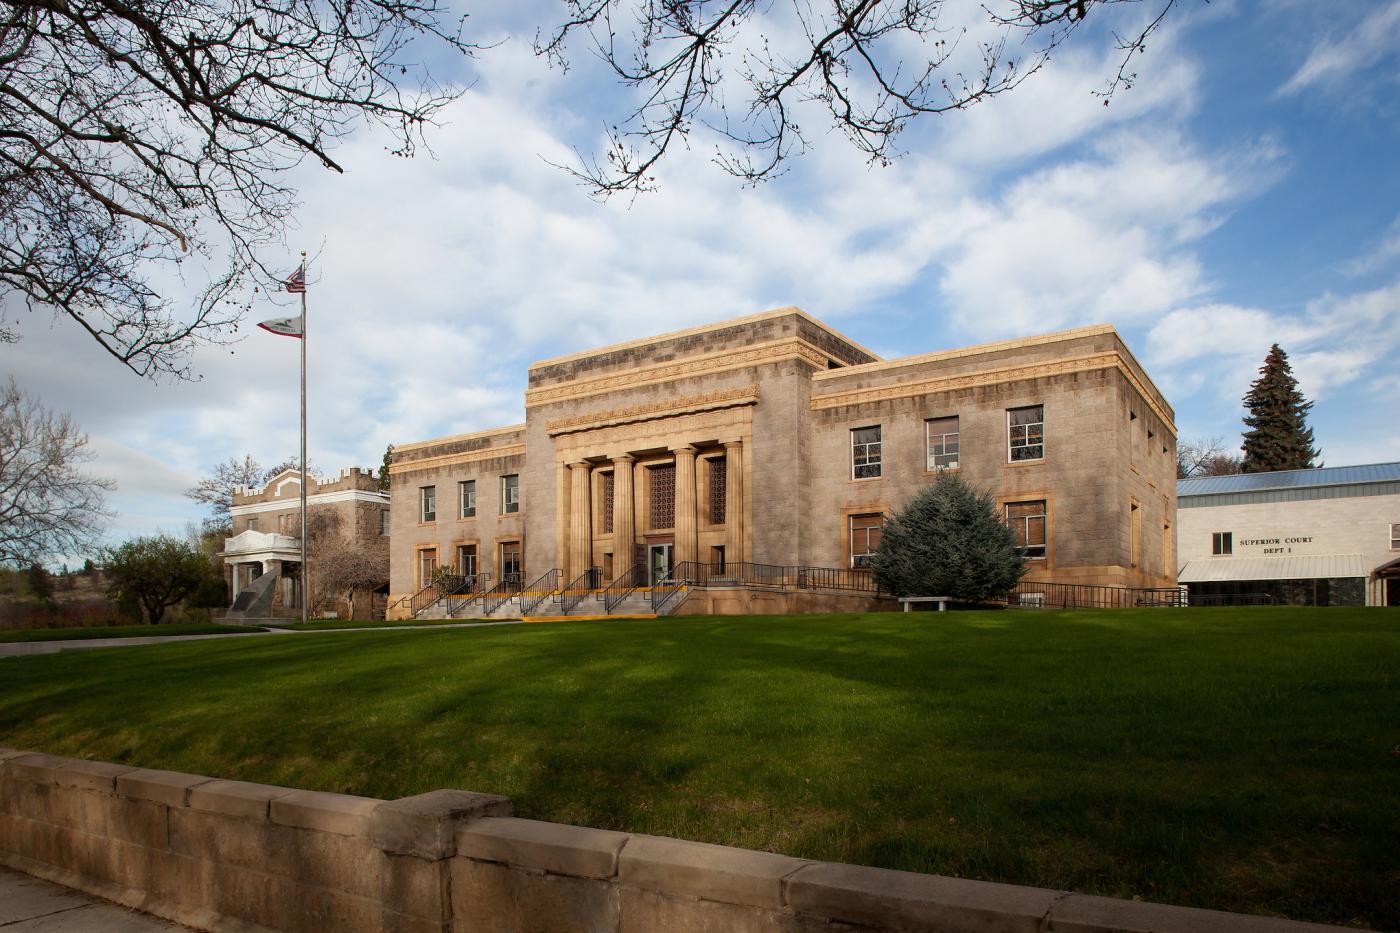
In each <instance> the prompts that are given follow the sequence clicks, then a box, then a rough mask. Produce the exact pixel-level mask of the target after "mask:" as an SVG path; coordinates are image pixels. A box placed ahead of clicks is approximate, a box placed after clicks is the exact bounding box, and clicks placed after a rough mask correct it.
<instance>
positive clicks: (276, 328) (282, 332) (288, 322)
mask: <svg viewBox="0 0 1400 933" xmlns="http://www.w3.org/2000/svg"><path fill="white" fill-rule="evenodd" d="M258 326H259V327H261V328H262V329H263V330H265V331H270V332H271V333H274V334H277V335H278V336H279V337H300V336H301V318H300V317H275V318H273V319H272V320H270V321H263V322H262V323H260V324H259V325H258Z"/></svg>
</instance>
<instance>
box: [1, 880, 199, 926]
mask: <svg viewBox="0 0 1400 933" xmlns="http://www.w3.org/2000/svg"><path fill="white" fill-rule="evenodd" d="M189 929H190V928H189V927H182V926H177V925H176V924H173V923H167V922H166V921H164V920H157V919H156V918H155V917H152V916H150V915H148V914H143V913H138V912H137V911H134V910H128V909H126V908H125V907H120V906H118V905H116V904H113V903H111V902H110V901H104V900H100V899H98V898H95V897H93V896H92V895H90V894H83V893H82V892H81V891H74V890H72V889H71V888H65V887H62V886H60V885H56V884H53V883H51V882H48V881H41V880H39V879H38V878H35V877H32V876H30V875H24V874H21V873H19V872H17V871H11V870H10V869H8V868H0V930H3V931H4V933H188V931H189Z"/></svg>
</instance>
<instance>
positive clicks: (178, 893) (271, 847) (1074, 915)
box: [0, 749, 1340, 933]
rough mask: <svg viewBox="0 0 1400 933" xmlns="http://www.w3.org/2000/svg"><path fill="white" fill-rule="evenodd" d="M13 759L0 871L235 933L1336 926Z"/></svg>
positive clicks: (1290, 929) (464, 800)
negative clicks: (10, 870)
mask: <svg viewBox="0 0 1400 933" xmlns="http://www.w3.org/2000/svg"><path fill="white" fill-rule="evenodd" d="M511 812H512V811H511V802H510V801H509V800H508V799H506V798H504V797H498V796H494V795H490V794H475V793H469V792H466V791H455V790H440V791H434V792H432V793H429V794H423V795H420V796H417V797H408V798H405V799H402V800H393V801H382V800H374V799H370V798H365V797H350V796H345V795H341V794H325V793H318V792H313V791H303V790H295V789H292V788H286V787H270V786H267V785H262V784H247V783H243V782H241V781H225V780H216V779H212V778H207V777H201V776H198V775H190V774H178V773H175V772H170V771H150V770H144V769H138V768H130V767H125V766H121V765H114V764H107V763H103V762H92V761H82V760H78V759H72V758H58V757H55V756H51V755H42V754H34V753H30V752H20V751H11V750H6V749H0V863H3V864H5V865H8V866H10V867H12V868H17V869H19V870H21V871H25V872H29V873H30V874H33V875H37V876H39V877H42V878H47V879H50V880H53V881H57V882H59V883H62V884H65V885H68V886H70V887H74V888H78V889H80V890H84V891H89V892H92V893H94V894H98V895H100V896H102V897H106V898H109V899H111V900H114V901H117V902H119V903H122V904H126V905H128V906H131V907H137V908H140V909H142V910H145V911H148V912H150V913H153V914H156V915H157V916H161V917H166V918H168V919H171V920H175V921H178V922H181V923H185V924H188V925H190V926H194V927H198V928H201V929H206V930H213V931H218V933H223V931H230V933H269V931H281V933H322V931H335V933H362V931H363V933H369V931H375V933H379V931H384V933H419V931H434V933H527V931H528V933H545V931H560V933H575V931H599V933H602V931H609V933H660V931H675V933H686V931H714V933H721V931H725V933H728V931H737V933H818V931H820V933H841V931H846V933H855V931H890V933H894V931H948V933H954V931H956V933H973V931H979V933H983V931H985V933H1021V931H1025V933H1045V931H1063V933H1109V931H1132V933H1188V931H1189V933H1198V931H1215V933H1304V931H1307V930H1312V931H1322V930H1336V929H1340V928H1335V927H1324V926H1319V925H1315V924H1304V923H1294V922H1290V921H1283V920H1273V919H1269V918H1264V917H1250V916H1243V915H1238V914H1226V913H1218V912H1214V911H1203V910H1193V909H1188V908H1180V907H1168V906H1163V905H1157V904H1147V903H1141V902H1134V901H1123V900H1115V899H1112V898H1103V897H1090V896H1086V895H1079V894H1069V893H1066V892H1062V891H1049V890H1042V889H1038V888H1025V887H1017V886H1013V885H1003V884H989V883H985V882H979V881H967V880H962V879H955V878H943V877H938V876H935V875H919V874H912V873H908V872H897V871H886V870H883V869H876V868H863V867H859V866H854V865H838V864H830V863H823V862H812V861H806V860H803V859H796V858H789V857H787V856H783V855H774V854H771V853H766V852H751V851H747V850H744V849H732V848H727V847H724V846H714V845H705V844H702V843H695V842H685V841H682V840H678V839H666V838H661V837H657V836H643V835H638V834H629V833H619V832H610V831H606V830H599V829H585V828H582V827H577V826H565V825H561V824H557V823H544V822H538V821H535V820H524V819H515V818H512V816H511Z"/></svg>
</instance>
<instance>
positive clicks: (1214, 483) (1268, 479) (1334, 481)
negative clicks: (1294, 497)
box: [1176, 463, 1400, 496]
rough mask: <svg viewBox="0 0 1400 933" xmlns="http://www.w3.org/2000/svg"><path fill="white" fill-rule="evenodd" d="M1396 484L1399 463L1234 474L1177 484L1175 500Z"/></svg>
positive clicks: (1187, 480) (1399, 469)
mask: <svg viewBox="0 0 1400 933" xmlns="http://www.w3.org/2000/svg"><path fill="white" fill-rule="evenodd" d="M1394 482H1400V463H1366V464H1362V465H1360V466H1341V467H1318V468H1317V469H1315V470H1278V471H1276V472H1273V473H1237V474H1235V475H1234V476H1200V477H1197V478H1195V479H1183V480H1178V481H1177V484H1176V494H1177V495H1178V496H1218V495H1224V494H1226V493H1232V492H1262V491H1264V490H1266V489H1299V488H1303V487H1308V486H1349V485H1351V484H1353V483H1394Z"/></svg>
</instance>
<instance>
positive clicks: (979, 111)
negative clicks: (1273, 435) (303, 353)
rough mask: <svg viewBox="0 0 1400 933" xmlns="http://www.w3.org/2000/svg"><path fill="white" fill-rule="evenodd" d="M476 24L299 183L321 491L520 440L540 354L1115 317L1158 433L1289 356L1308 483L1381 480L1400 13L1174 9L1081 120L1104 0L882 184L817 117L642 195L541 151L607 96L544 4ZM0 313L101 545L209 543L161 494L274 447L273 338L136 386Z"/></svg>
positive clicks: (679, 171)
mask: <svg viewBox="0 0 1400 933" xmlns="http://www.w3.org/2000/svg"><path fill="white" fill-rule="evenodd" d="M499 7H500V9H499V10H498V11H496V14H495V16H493V15H491V12H490V11H489V10H487V12H484V13H474V15H473V18H472V19H471V20H470V21H469V29H470V30H475V34H476V35H479V36H481V37H483V38H484V39H498V38H505V37H510V38H508V39H507V41H505V42H504V43H503V44H501V45H500V46H498V47H497V48H495V49H493V50H492V51H490V52H487V53H485V54H483V55H482V56H481V57H480V58H479V59H478V60H476V61H475V62H473V63H471V64H470V65H468V66H467V67H465V68H459V74H458V76H459V77H463V78H468V77H469V78H473V79H475V81H476V83H475V84H474V86H473V87H472V89H471V90H470V91H468V92H467V93H466V94H465V95H464V97H463V98H462V99H461V100H460V101H459V102H458V103H456V104H454V105H453V106H452V107H451V109H450V110H449V112H448V113H447V114H445V125H444V126H442V127H441V128H439V129H438V130H437V131H436V132H434V133H433V134H432V136H431V142H432V145H433V149H434V154H433V155H432V156H424V157H420V158H418V159H415V160H412V161H405V160H403V159H399V158H395V157H392V156H390V155H388V154H387V153H386V152H385V151H384V143H383V140H382V139H379V138H377V137H375V136H374V135H373V134H369V133H365V134H360V135H357V136H355V137H353V138H351V139H350V140H348V141H347V142H346V143H345V144H343V145H342V146H341V148H340V149H339V150H338V152H337V155H338V157H339V158H340V160H341V162H342V164H344V165H345V166H346V168H347V172H346V174H345V175H344V176H337V175H333V174H331V173H327V172H324V171H320V170H318V169H316V168H315V167H313V166H309V165H308V166H304V167H303V168H302V169H300V170H299V178H300V184H301V187H302V194H303V204H304V206H303V209H302V211H301V212H300V215H299V216H300V228H299V229H298V230H296V231H293V232H292V234H291V235H290V237H289V255H288V262H287V264H288V266H289V267H290V266H292V265H294V263H295V259H294V253H295V250H297V249H302V248H305V249H309V250H311V251H312V252H314V253H317V254H318V258H317V264H316V267H315V269H314V272H313V279H314V280H315V284H314V286H313V290H312V292H311V295H310V302H311V325H310V326H311V329H312V335H311V342H310V344H309V350H310V355H311V378H312V392H313V395H312V407H311V452H312V460H313V462H314V464H315V465H317V466H318V467H320V468H330V469H333V468H335V467H340V466H349V465H353V464H359V465H375V464H377V463H378V462H379V459H380V457H381V455H382V453H383V450H384V446H385V445H386V444H388V443H402V442H408V441H414V440H421V439H424V438H428V437H433V436H437V435H441V434H448V433H455V432H460V431H468V430H473V429H477V428H484V427H490V426H493V425H498V424H507V423H511V422H515V421H518V420H521V419H522V418H523V409H522V401H521V393H522V391H523V389H524V385H525V371H526V367H527V366H528V365H529V363H530V362H531V361H533V360H536V359H541V358H544V357H548V356H552V355H555V354H559V353H567V352H572V351H575V350H579V349H584V348H587V347H591V346H596V345H598V344H602V343H606V342H611V341H616V340H626V339H631V338H634V337H640V336H645V335H647V334H651V333H659V332H662V331H666V330H671V329H675V328H679V327H685V326H689V325H692V324H697V323H702V322H706V321H712V320H719V319H723V318H727V317H733V316H737V315H742V314H748V313H753V312H756V311H762V310H766V309H768V308H772V307H778V306H782V305H788V304H795V305H799V306H800V307H802V308H804V309H805V310H807V311H808V312H810V313H812V314H814V315H815V316H817V317H819V318H822V319H823V320H826V321H827V322H829V323H830V324H831V325H833V326H834V327H836V328H837V329H839V330H841V331H843V332H845V333H847V334H848V335H849V336H851V337H852V338H854V339H856V340H858V341H860V342H861V343H863V344H865V345H867V346H869V347H871V348H872V349H874V350H876V351H877V352H880V353H882V354H884V355H886V356H898V355H903V354H909V353H919V352H925V351H930V350H936V349H941V348H948V347H956V346H962V345H966V344H969V343H975V342H979V341H984V340H992V339H999V338H1002V337H1008V336H1022V335H1027V334H1033V333H1043V332H1046V331H1050V330H1057V329H1061V328H1066V327H1074V326H1079V325H1083V324H1090V323H1098V322H1108V323H1112V324H1115V325H1116V326H1118V327H1119V329H1120V330H1121V331H1122V332H1123V334H1124V335H1125V337H1126V338H1127V340H1128V342H1129V344H1130V346H1132V347H1133V349H1134V351H1135V352H1136V353H1137V355H1138V356H1139V358H1140V359H1141V360H1142V361H1143V363H1144V364H1145V365H1146V366H1147V368H1148V371H1149V372H1150V373H1151V374H1152V376H1153V378H1154V379H1155V380H1156V381H1157V383H1158V385H1159V386H1160V387H1161V388H1162V389H1163V391H1165V392H1166V394H1167V396H1168V398H1169V399H1170V400H1171V402H1172V403H1173V405H1174V406H1175V408H1176V411H1177V422H1178V428H1179V430H1180V433H1181V436H1182V437H1187V438H1194V437H1203V436H1222V437H1225V438H1226V439H1227V440H1228V441H1230V442H1231V443H1234V442H1235V439H1236V438H1237V437H1238V435H1239V432H1240V421H1239V419H1240V414H1241V410H1240V397H1241V396H1242V395H1243V393H1244V391H1245V390H1246V388H1247V387H1248V384H1249V381H1250V379H1251V378H1252V377H1253V375H1254V370H1255V369H1256V368H1257V367H1258V365H1259V363H1260V361H1261V360H1262V359H1263V356H1264V354H1265V353H1266V352H1267V350H1268V347H1269V344H1270V343H1271V342H1273V341H1278V342H1279V343H1281V344H1282V345H1283V347H1284V349H1285V350H1287V351H1288V352H1289V354H1290V355H1291V357H1292V358H1293V361H1294V365H1295V371H1296V372H1297V374H1298V376H1299V378H1300V380H1301V382H1302V387H1303V390H1304V392H1305V393H1306V394H1307V395H1308V396H1309V397H1310V398H1312V399H1314V400H1315V402H1316V407H1315V409H1314V411H1313V417H1312V424H1313V427H1314V428H1315V430H1316V433H1317V438H1318V442H1319V444H1320V446H1321V447H1322V448H1323V452H1324V456H1325V459H1326V462H1327V463H1328V464H1331V465H1342V464H1350V463H1364V462H1375V461H1381V460H1397V459H1400V418H1397V417H1396V415H1395V409H1396V400H1397V398H1400V370H1397V367H1396V365H1395V362H1394V360H1395V358H1396V351H1397V349H1400V171H1397V169H1400V93H1397V92H1400V54H1397V52H1396V48H1397V46H1396V44H1395V43H1394V42H1393V41H1391V39H1392V37H1393V36H1394V35H1395V34H1396V30H1397V29H1398V28H1400V0H1363V2H1345V3H1344V2H1334V3H1315V2H1303V0H1258V2H1228V0H1223V2H1222V0H1217V2H1214V3H1211V4H1209V5H1207V4H1204V3H1201V2H1198V0H1187V2H1185V3H1184V4H1183V6H1182V8H1181V11H1180V15H1177V16H1175V18H1174V19H1172V20H1171V21H1170V23H1169V26H1168V28H1167V29H1166V30H1165V31H1164V32H1163V33H1161V34H1160V35H1159V36H1157V37H1156V38H1155V39H1154V41H1153V42H1152V43H1151V45H1150V46H1149V49H1148V52H1147V55H1146V57H1145V58H1144V59H1142V60H1141V61H1140V62H1139V63H1138V65H1137V68H1136V70H1137V71H1138V73H1139V81H1138V83H1137V85H1136V86H1135V87H1134V88H1133V89H1131V90H1129V91H1126V92H1119V94H1118V95H1117V96H1116V97H1115V99H1114V101H1113V103H1112V105H1111V106H1109V107H1107V108H1105V107H1103V106H1102V104H1101V103H1100V102H1099V101H1098V99H1097V98H1095V97H1094V96H1093V91H1095V90H1097V89H1099V88H1101V87H1102V86H1103V84H1104V82H1105V81H1106V80H1107V79H1108V78H1109V77H1110V76H1111V75H1112V73H1113V72H1114V71H1115V70H1116V67H1117V57H1116V55H1117V53H1116V52H1115V51H1114V49H1113V45H1112V41H1111V37H1110V34H1111V31H1112V29H1113V28H1115V27H1116V28H1118V29H1119V30H1120V31H1122V30H1125V29H1127V28H1130V27H1131V25H1132V22H1133V18H1134V17H1137V16H1141V15H1143V13H1144V10H1141V9H1137V8H1136V7H1135V5H1128V7H1127V8H1126V9H1124V10H1116V11H1112V13H1111V15H1110V16H1105V17H1103V18H1102V20H1101V21H1100V22H1097V23H1091V24H1090V25H1091V26H1093V27H1094V28H1090V29H1087V30H1085V31H1083V32H1081V33H1080V34H1078V35H1076V36H1075V37H1074V38H1073V39H1072V40H1071V42H1070V43H1069V45H1067V46H1066V47H1064V48H1063V49H1061V50H1060V52H1059V53H1058V54H1057V55H1056V57H1055V59H1054V61H1053V62H1052V63H1051V65H1050V66H1049V67H1047V68H1046V69H1045V70H1043V71H1042V72H1041V73H1039V74H1037V75H1035V76H1034V77H1032V78H1031V79H1029V80H1028V81H1027V82H1026V83H1025V84H1023V85H1022V86H1021V87H1020V88H1019V89H1017V90H1016V91H1014V92H1012V93H1011V94H1009V95H1006V96H1004V97H1001V98H998V99H996V100H993V101H992V102H990V103H988V104H984V105H982V106H980V107H977V108H975V109H973V110H971V111H968V112H963V113H953V114H950V115H947V116H941V117H931V118H927V119H924V120H922V121H921V122H919V123H917V124H916V125H915V126H914V127H912V128H911V129H910V130H908V131H907V132H906V133H905V135H904V138H903V141H902V148H903V150H904V153H905V154H904V155H903V157H902V158H900V159H899V160H897V161H896V162H895V164H894V165H892V166H890V167H888V168H882V167H870V166H868V165H866V164H865V163H864V161H863V160H862V159H861V158H860V156H859V154H858V153H856V152H855V151H854V150H852V149H851V148H850V147H849V146H848V145H847V144H846V143H845V141H844V140H843V139H841V138H840V137H839V135H836V134H833V133H829V132H827V130H826V126H825V125H824V124H822V123H821V122H820V119H819V115H814V121H813V122H811V123H809V124H808V126H807V128H808V132H809V138H810V139H811V141H812V146H811V148H810V150H809V151H808V152H807V154H806V155H805V156H803V157H802V158H801V159H799V160H798V161H797V162H795V163H794V164H793V166H792V170H791V171H790V172H789V173H787V174H786V175H784V176H782V177H781V178H779V179H777V180H775V181H772V182H769V183H767V184H764V185H761V186H759V187H757V188H744V187H742V186H740V185H739V184H738V183H737V182H736V181H735V180H734V179H732V178H731V177H729V176H727V175H725V174H724V173H722V172H721V171H720V170H719V169H717V168H715V167H714V166H713V165H711V164H710V163H709V161H708V158H707V149H706V146H705V145H704V141H703V140H700V141H697V145H695V146H694V147H693V148H692V150H691V151H689V152H678V153H675V154H674V155H673V156H672V157H671V158H670V159H669V160H668V161H667V162H666V163H665V165H664V166H663V168H662V170H661V172H660V184H661V190H660V191H659V192H658V193H655V194H650V195H645V196H643V197H641V198H639V199H637V200H636V201H634V202H631V203H630V204H629V203H628V202H626V201H624V200H614V201H612V202H608V203H601V204H600V203H598V202H596V201H593V200H591V199H590V198H589V197H588V196H587V194H586V192H585V191H584V190H583V189H581V188H579V187H578V186H577V185H576V183H574V182H573V181H572V180H571V179H570V178H568V177H567V176H566V175H565V174H564V173H562V172H561V171H559V170H558V169H556V168H554V167H551V166H550V165H549V164H548V162H547V160H548V161H555V162H559V161H567V160H568V159H569V158H570V157H571V153H572V150H573V149H574V148H582V149H585V150H588V149H595V148H596V147H597V146H598V144H599V141H600V139H601V132H602V129H603V127H604V126H606V125H607V124H608V123H609V122H616V121H617V120H618V119H619V118H620V117H621V116H622V115H624V114H625V112H626V109H627V103H628V97H627V96H626V94H625V93H624V92H622V91H620V90H618V89H617V88H616V87H615V86H614V85H613V84H612V83H611V82H610V81H609V80H608V79H607V76H606V75H605V74H603V73H602V71H601V69H600V68H598V67H597V66H596V64H594V63H591V62H589V61H588V60H587V58H586V57H584V58H580V59H579V67H577V68H575V69H574V70H572V71H570V72H569V73H568V74H567V75H565V74H562V73H560V72H559V71H557V70H556V71H552V70H550V69H549V68H548V67H547V66H546V65H545V64H544V63H543V62H542V61H540V60H538V59H536V58H535V57H534V56H533V55H532V54H531V53H530V49H529V44H530V39H531V38H532V37H533V35H534V25H535V23H537V22H546V21H547V17H548V15H549V14H550V13H552V12H554V11H555V9H556V7H555V6H554V4H552V3H549V2H537V3H522V4H502V5H499ZM1114 17H1116V19H1115V18H1114ZM453 67H458V66H455V65H454V66H453ZM284 313H288V311H287V306H286V305H283V306H282V307H278V306H276V305H273V304H270V303H269V304H266V305H263V306H258V307H255V308H254V311H253V314H252V321H253V322H255V321H256V320H260V319H263V318H266V317H274V316H280V315H282V314H284ZM21 323H22V333H23V334H24V339H23V341H22V342H21V343H20V344H18V345H15V346H11V347H6V348H5V349H4V351H3V352H4V353H5V356H6V363H7V369H9V370H10V371H11V372H13V373H14V374H15V376H16V378H17V379H18V380H19V382H20V384H21V385H22V386H23V387H25V388H26V389H28V390H30V391H33V392H36V393H37V394H39V395H40V396H41V397H43V398H44V399H45V400H46V401H48V402H49V403H50V404H52V405H54V406H57V407H60V408H65V409H67V410H69V411H71V412H72V413H73V415H74V416H75V418H76V419H77V420H78V422H79V423H80V424H81V425H82V426H83V427H84V428H85V429H86V430H87V431H88V432H89V433H90V434H91V436H92V440H93V446H94V449H95V450H96V451H97V452H98V454H99V459H98V461H97V463H96V465H95V468H96V469H97V470H98V471H100V472H103V473H106V474H107V475H110V476H112V477H114V478H115V479H116V480H117V482H118V484H119V489H118V492H117V493H116V494H115V495H114V496H113V497H112V505H113V507H114V508H115V509H116V510H117V511H118V513H119V514H118V517H117V519H116V521H115V522H114V524H113V530H112V534H113V536H114V537H122V536H125V535H128V534H133V533H144V532H149V531H152V530H155V529H157V528H165V529H168V530H173V529H178V528H179V527H181V526H182V525H183V524H184V523H185V522H186V521H189V520H192V519H197V518H199V517H200V515H201V512H200V509H199V508H198V507H197V506H196V505H194V504H193V503H190V502H188V501H187V500H184V499H183V498H182V497H181V496H180V492H181V491H182V490H183V489H185V488H187V487H188V486H189V485H192V484H193V482H194V481H195V479H196V478H197V477H198V476H199V475H200V473H201V471H203V470H206V469H207V468H208V467H209V466H210V465H212V464H213V463H215V462H217V461H220V460H223V459H225V458H226V457H229V456H233V455H240V454H242V453H244V452H251V453H253V454H254V455H255V456H256V457H258V458H259V459H261V460H262V461H263V462H265V463H272V462H276V461H278V460H280V459H281V458H282V457H284V456H286V455H287V454H289V453H291V452H293V451H294V450H295V448H296V443H297V418H296V416H297V398H296V378H297V362H296V352H297V346H296V341H293V340H288V339H285V338H276V337H272V336H270V335H265V334H263V333H261V332H253V333H251V334H250V335H248V336H246V337H245V339H243V340H242V341H241V342H239V343H237V344H235V345H233V346H232V347H225V348H209V349H207V350H203V351H201V352H200V353H199V354H198V356H197V359H196V363H197V369H198V370H199V371H200V372H201V373H202V374H203V379H202V380H201V381H200V382H198V383H193V384H189V383H164V384H150V383H144V382H141V381H139V380H137V379H136V378H135V377H134V376H131V375H130V374H129V373H127V372H126V371H124V370H121V369H119V368H118V367H117V366H116V365H115V364H114V363H112V362H111V361H109V360H108V359H106V358H105V357H103V356H102V355H100V354H99V352H98V349H97V348H96V347H95V346H93V345H90V342H89V341H88V340H87V338H85V337H82V336H80V335H78V334H77V333H76V332H75V330H74V328H72V327H70V326H68V325H67V324H66V323H65V322H56V323H55V324H54V325H53V326H52V327H50V326H48V323H47V322H46V321H44V320H43V319H41V318H33V317H28V316H27V317H26V318H25V319H24V320H22V322H21ZM250 323H251V322H250ZM245 330H247V328H245Z"/></svg>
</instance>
